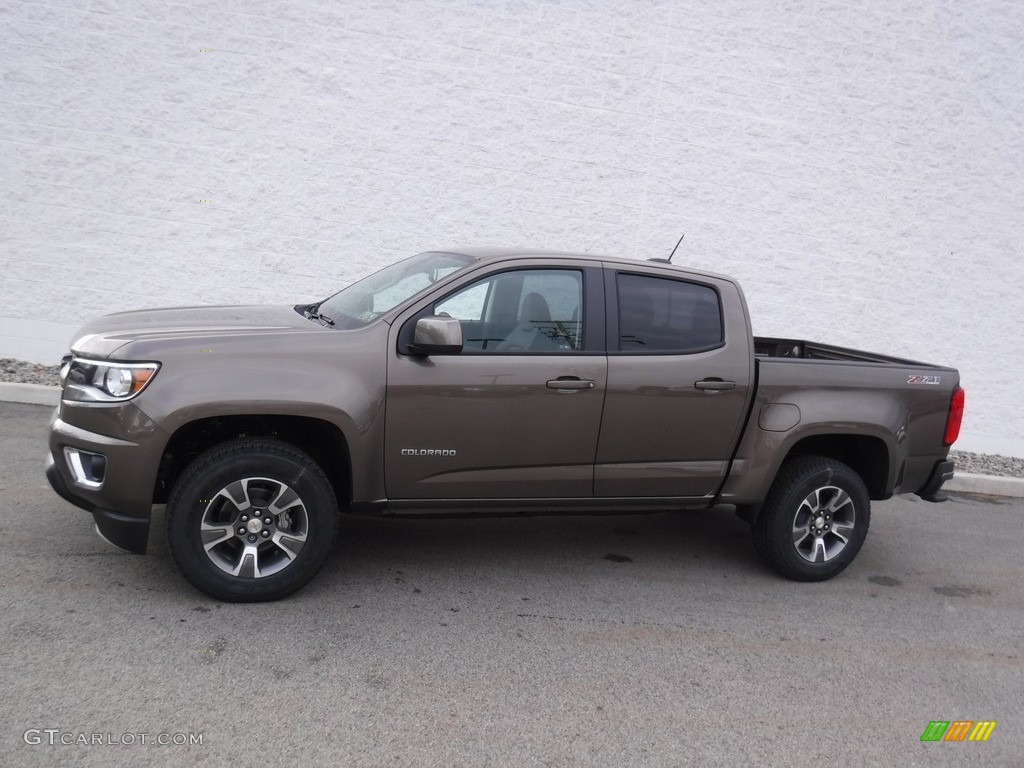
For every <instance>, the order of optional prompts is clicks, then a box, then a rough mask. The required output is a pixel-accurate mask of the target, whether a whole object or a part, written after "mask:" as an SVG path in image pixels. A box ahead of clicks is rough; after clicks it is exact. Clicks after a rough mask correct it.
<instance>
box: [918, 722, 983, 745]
mask: <svg viewBox="0 0 1024 768" xmlns="http://www.w3.org/2000/svg"><path fill="white" fill-rule="evenodd" d="M995 729H996V721H995V720H977V721H975V720H953V721H950V720H932V721H931V722H930V723H928V727H927V728H925V729H924V733H922V734H921V741H988V737H989V736H991V735H992V731H994V730H995Z"/></svg>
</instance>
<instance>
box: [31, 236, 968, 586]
mask: <svg viewBox="0 0 1024 768" xmlns="http://www.w3.org/2000/svg"><path fill="white" fill-rule="evenodd" d="M71 352H72V354H71V355H69V356H68V357H66V358H65V360H64V362H63V365H62V369H61V384H62V387H63V393H62V399H61V404H60V407H59V409H58V410H57V412H56V414H55V416H54V418H53V422H52V425H51V430H50V438H49V443H50V456H49V461H48V466H47V468H46V475H47V478H48V479H49V481H50V483H51V484H52V485H53V487H54V489H55V490H56V491H57V493H59V494H60V495H61V496H63V497H64V498H65V499H67V500H68V501H70V502H72V503H73V504H76V505H78V506H80V507H83V508H84V509H87V510H89V511H90V512H92V514H93V516H94V518H95V521H96V528H97V531H98V532H99V533H100V535H101V536H103V537H104V538H105V539H107V540H108V541H109V542H111V543H112V544H114V545H116V546H118V547H121V548H122V549H125V550H128V551H129V552H136V553H144V552H145V551H146V542H147V538H148V534H149V525H150V514H151V510H152V506H153V505H154V504H161V503H166V504H167V511H166V520H167V533H168V541H169V546H170V550H171V553H172V555H173V557H174V559H175V561H176V562H177V564H178V566H179V567H180V569H181V571H182V573H183V574H184V575H185V577H186V578H187V579H188V580H189V581H191V582H192V583H193V584H194V585H195V586H196V587H198V588H199V589H200V590H202V591H204V592H206V593H208V594H210V595H212V596H214V597H217V598H220V599H223V600H232V601H256V600H269V599H274V598H278V597H282V596H284V595H286V594H288V593H290V592H292V591H294V590H296V589H298V588H299V587H301V586H302V585H303V584H305V583H306V582H308V581H309V580H310V579H311V578H312V577H313V576H314V575H315V574H316V573H317V571H318V570H319V569H320V568H321V566H322V565H323V564H324V562H325V560H326V559H327V557H328V555H329V554H330V552H331V550H332V547H333V544H334V541H335V539H336V536H337V531H338V517H339V511H345V512H349V513H354V514H373V515H424V514H427V515H438V514H444V515H463V514H465V515H472V514H481V513H482V514H500V513H510V514H522V513H534V514H578V513H582V512H593V511H620V512H634V511H649V510H678V509H686V508H695V507H710V506H712V505H734V506H735V507H736V510H737V512H738V513H739V514H740V515H741V516H742V517H743V518H744V519H745V520H747V521H748V522H749V523H750V524H751V526H752V529H753V539H754V544H755V547H756V549H757V550H758V552H759V553H760V554H761V555H762V556H763V557H764V559H765V560H766V561H767V562H768V563H769V564H770V565H771V566H772V567H774V568H775V569H776V570H777V571H779V572H780V573H782V574H783V575H785V576H787V577H789V578H791V579H797V580H802V581H817V580H822V579H827V578H829V577H831V576H834V575H835V574H837V573H839V572H840V571H842V570H843V569H844V568H845V567H846V566H847V565H849V564H850V562H851V561H852V560H853V558H854V557H855V556H856V554H857V552H858V550H859V549H860V547H861V545H862V544H863V542H864V537H865V535H866V534H867V529H868V523H869V520H870V499H887V498H889V497H890V496H892V495H893V494H894V493H916V494H918V495H919V496H921V497H923V498H925V499H928V500H929V501H940V500H941V495H940V488H941V486H942V484H943V482H944V481H946V480H948V479H949V478H950V477H952V474H953V463H952V462H951V461H950V460H949V459H948V453H949V447H950V445H951V444H952V443H953V441H954V440H955V439H956V437H957V433H958V431H959V428H960V420H961V417H962V413H963V403H964V394H963V390H962V389H961V388H960V387H959V374H958V373H957V371H956V370H955V369H953V368H943V367H938V366H933V365H927V364H924V363H918V362H913V361H910V360H900V359H896V358H891V357H884V356H882V355H876V354H870V353H866V352H858V351H855V350H851V349H844V348H840V347H832V346H826V345H823V344H813V343H811V342H806V341H794V340H786V339H767V338H756V337H754V336H753V334H752V332H751V326H750V318H749V316H748V314H747V306H746V303H745V301H744V298H743V292H742V291H741V290H740V287H739V286H738V285H737V284H736V283H735V282H734V281H732V280H731V279H729V278H727V277H722V276H719V275H712V274H706V273H703V272H695V271H689V270H685V269H681V268H678V267H674V266H672V265H670V264H667V263H664V261H663V260H662V261H655V260H652V261H648V262H641V261H635V260H627V259H615V258H607V257H602V256H594V255H584V254H569V253H538V252H533V251H523V250H519V251H514V250H482V249H480V250H460V251H458V252H429V253H423V254H420V255H418V256H414V257H412V258H410V259H406V260H405V261H402V262H400V263H398V264H395V265H392V266H390V267H387V268H385V269H383V270H381V271H380V272H377V273H376V274H373V275H370V276H369V277H367V278H365V279H363V280H361V281H359V282H357V283H355V284H353V285H351V286H349V287H348V288H345V289H344V290H342V291H341V292H339V293H336V294H335V295H333V296H331V297H330V298H328V299H325V300H324V301H321V302H319V303H316V304H311V305H308V306H305V305H303V306H297V307H291V306H269V307H259V306H223V307H191V308H181V309H163V310H148V311H139V312H122V313H119V314H114V315H109V316H107V317H103V318H100V319H98V320H96V321H94V322H92V323H90V324H88V325H86V326H85V327H84V328H83V329H82V330H81V332H80V333H79V334H78V335H77V337H76V338H75V339H74V341H73V344H72V348H71Z"/></svg>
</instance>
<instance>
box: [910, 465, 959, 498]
mask: <svg viewBox="0 0 1024 768" xmlns="http://www.w3.org/2000/svg"><path fill="white" fill-rule="evenodd" d="M954 469H955V465H954V464H953V460H952V459H944V460H943V461H937V462H935V466H934V467H933V468H932V473H931V474H930V475H929V476H928V482H926V483H925V484H924V487H923V488H922V489H921V490H919V491H918V492H917V495H918V496H920V497H921V498H922V499H924V500H925V501H936V502H938V501H945V500H946V498H947V497H946V494H944V493H942V484H943V483H945V482H946V481H947V480H951V479H952V478H953V471H954Z"/></svg>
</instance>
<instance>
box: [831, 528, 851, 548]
mask: <svg viewBox="0 0 1024 768" xmlns="http://www.w3.org/2000/svg"><path fill="white" fill-rule="evenodd" d="M832 533H833V535H835V536H836V537H837V538H839V539H841V540H842V542H843V544H845V543H846V542H848V541H849V540H850V534H851V533H853V523H835V524H834V525H833V526H832Z"/></svg>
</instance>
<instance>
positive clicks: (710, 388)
mask: <svg viewBox="0 0 1024 768" xmlns="http://www.w3.org/2000/svg"><path fill="white" fill-rule="evenodd" d="M693 386H695V387H696V388H697V389H702V390H704V391H705V392H725V391H726V390H729V389H736V382H735V381H723V380H722V379H719V378H716V377H714V376H712V377H711V378H709V379H701V380H700V381H695V382H693Z"/></svg>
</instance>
